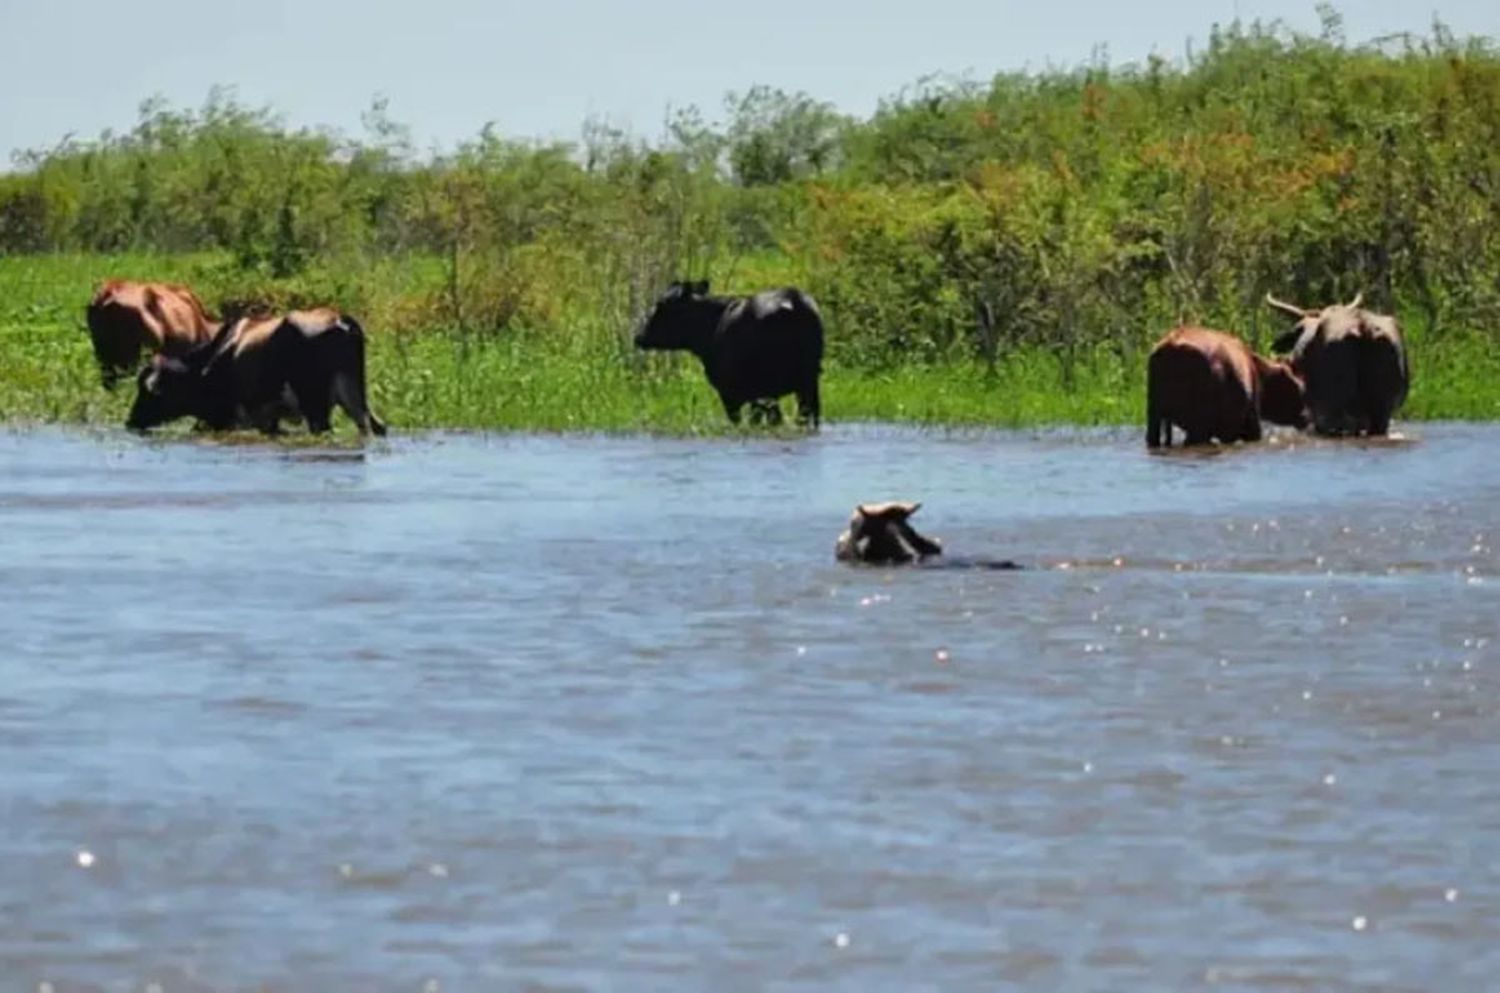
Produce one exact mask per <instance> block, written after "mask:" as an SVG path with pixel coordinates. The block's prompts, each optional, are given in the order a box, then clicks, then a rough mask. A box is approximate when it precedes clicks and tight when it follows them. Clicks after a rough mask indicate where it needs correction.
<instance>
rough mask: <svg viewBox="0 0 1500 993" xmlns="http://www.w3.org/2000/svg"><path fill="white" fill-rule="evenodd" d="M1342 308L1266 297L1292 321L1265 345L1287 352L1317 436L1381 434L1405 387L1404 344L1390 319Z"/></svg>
mask: <svg viewBox="0 0 1500 993" xmlns="http://www.w3.org/2000/svg"><path fill="white" fill-rule="evenodd" d="M1363 300H1364V296H1363V295H1362V294H1361V295H1359V296H1356V297H1355V298H1354V300H1353V301H1351V302H1350V303H1347V304H1335V305H1333V306H1331V307H1324V308H1322V309H1321V310H1305V309H1303V308H1301V307H1298V306H1295V305H1293V304H1290V303H1286V302H1285V301H1282V300H1278V299H1276V298H1275V297H1273V296H1271V295H1270V294H1266V303H1267V304H1268V305H1270V306H1271V307H1274V308H1275V309H1277V310H1279V311H1282V312H1283V313H1285V314H1287V315H1288V316H1290V317H1292V318H1294V319H1295V320H1296V322H1297V323H1296V324H1295V325H1293V327H1292V329H1291V330H1290V331H1288V332H1286V333H1285V334H1283V335H1282V336H1281V337H1279V338H1277V339H1276V341H1275V342H1274V343H1273V344H1272V345H1271V350H1272V351H1273V352H1290V353H1291V365H1292V368H1293V369H1295V370H1297V372H1298V374H1299V375H1301V376H1302V378H1303V379H1304V380H1305V381H1306V383H1307V408H1308V412H1309V413H1310V415H1311V417H1312V422H1313V428H1314V430H1316V431H1317V432H1318V433H1319V434H1328V435H1345V434H1355V435H1357V434H1371V435H1383V434H1386V433H1387V432H1388V431H1389V430H1390V427H1391V415H1392V414H1394V413H1395V412H1396V411H1397V410H1399V409H1401V404H1402V403H1404V402H1405V400H1406V391H1407V389H1408V387H1409V386H1410V383H1411V367H1410V365H1409V363H1408V359H1407V357H1406V342H1405V340H1404V339H1403V338H1402V335H1401V328H1400V326H1399V325H1397V324H1396V320H1395V318H1393V317H1389V316H1387V315H1385V314H1375V313H1371V312H1370V311H1368V310H1364V309H1362V308H1361V307H1360V303H1361V302H1362V301H1363Z"/></svg>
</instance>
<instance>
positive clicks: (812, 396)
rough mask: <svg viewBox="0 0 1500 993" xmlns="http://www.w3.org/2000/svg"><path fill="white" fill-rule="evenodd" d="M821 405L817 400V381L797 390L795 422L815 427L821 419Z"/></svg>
mask: <svg viewBox="0 0 1500 993" xmlns="http://www.w3.org/2000/svg"><path fill="white" fill-rule="evenodd" d="M822 415H823V411H822V405H821V404H820V403H819V400H818V381H817V380H816V379H814V380H813V381H812V384H811V385H809V386H806V387H803V388H802V389H800V390H798V391H797V422H798V423H799V424H801V425H802V426H803V427H806V426H807V425H809V424H811V425H812V426H813V427H814V428H816V427H817V426H818V425H819V423H820V422H821V421H822Z"/></svg>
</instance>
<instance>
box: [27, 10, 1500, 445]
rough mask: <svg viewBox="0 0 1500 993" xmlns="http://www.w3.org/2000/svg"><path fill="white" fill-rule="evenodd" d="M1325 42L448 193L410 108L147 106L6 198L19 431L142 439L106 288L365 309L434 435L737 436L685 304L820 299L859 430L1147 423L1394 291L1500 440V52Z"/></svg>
mask: <svg viewBox="0 0 1500 993" xmlns="http://www.w3.org/2000/svg"><path fill="white" fill-rule="evenodd" d="M1322 10H1323V17H1324V26H1323V30H1322V32H1321V33H1320V34H1319V35H1318V36H1315V37H1310V36H1303V35H1298V34H1294V33H1291V32H1289V31H1287V30H1285V29H1284V28H1281V27H1280V26H1277V25H1261V24H1254V25H1249V26H1243V25H1239V24H1236V25H1233V26H1231V27H1229V28H1225V29H1216V30H1215V31H1214V33H1213V34H1212V36H1211V37H1210V39H1209V42H1208V44H1207V46H1206V47H1205V48H1204V49H1203V50H1202V51H1201V52H1199V53H1197V54H1194V55H1193V56H1191V57H1190V58H1188V59H1187V60H1185V61H1184V62H1183V63H1181V64H1173V63H1168V62H1166V61H1163V60H1160V59H1153V60H1151V61H1150V62H1148V63H1147V64H1145V65H1143V66H1127V67H1111V66H1109V65H1106V64H1103V63H1102V62H1101V63H1099V64H1094V65H1088V66H1084V67H1080V68H1078V69H1075V70H1071V71H1050V72H1044V73H1040V74H1032V75H1011V74H1004V75H1000V76H997V77H996V78H994V79H993V80H991V81H989V82H987V83H977V82H973V81H969V80H925V81H923V82H921V83H919V84H917V85H916V86H914V87H911V88H910V89H908V90H907V91H905V92H903V93H901V94H900V95H898V96H896V97H893V98H891V99H889V100H887V101H885V102H884V103H883V104H882V105H881V107H880V109H879V110H878V111H877V112H876V113H875V114H874V115H873V116H872V117H871V119H869V120H866V121H856V120H851V119H847V118H845V117H842V116H841V115H839V114H837V113H836V112H835V111H834V110H833V109H832V108H831V107H829V106H827V105H825V104H822V103H819V102H818V101H816V100H814V99H812V98H809V97H807V96H805V95H802V94H796V95H788V94H784V93H781V92H778V91H775V90H771V89H767V88H756V89H754V90H751V91H750V92H748V93H745V94H736V95H731V97H730V98H729V99H728V101H727V102H726V108H725V111H726V112H725V121H724V122H723V123H715V122H711V121H709V120H708V119H706V118H705V117H704V115H702V114H701V113H700V112H698V111H696V110H688V111H685V112H681V113H679V114H677V115H676V116H675V117H674V118H673V119H672V121H671V122H670V124H669V126H668V127H667V128H666V132H665V134H663V135H662V136H661V137H660V138H659V139H658V140H655V141H644V140H641V139H639V138H636V137H632V136H630V135H626V134H623V133H620V132H618V131H615V130H612V129H610V128H608V127H605V126H602V125H599V124H597V123H590V124H588V125H586V126H585V128H584V131H583V134H582V138H581V140H580V141H579V142H577V143H573V144H539V143H535V142H527V141H517V140H510V139H506V138H503V137H501V136H499V135H497V134H496V133H495V132H494V131H493V130H492V129H486V130H485V131H484V132H483V133H481V134H480V135H479V137H477V138H476V139H475V140H473V141H472V142H469V143H467V144H465V145H463V146H462V147H460V148H458V149H457V150H455V151H454V152H452V153H451V154H446V155H440V156H435V157H421V156H418V155H417V154H416V153H415V152H414V150H413V147H412V143H411V141H410V139H409V137H408V133H407V132H406V130H405V129H404V128H403V127H401V126H400V125H398V124H396V123H395V122H393V121H392V120H391V119H390V118H389V116H388V115H387V113H386V110H385V107H384V105H382V104H380V103H377V104H376V105H375V106H374V107H373V108H372V109H371V111H370V113H369V114H368V115H367V116H366V118H365V121H364V125H365V128H364V130H365V133H364V135H363V136H362V137H360V138H358V139H355V138H350V137H346V136H342V135H339V134H336V133H333V132H327V131H308V130H293V129H289V128H287V127H286V126H284V125H283V124H282V123H281V122H280V121H279V120H278V119H277V118H276V117H275V116H274V115H273V114H271V113H270V112H268V111H263V110H254V109H249V108H246V107H244V106H241V105H240V104H238V103H236V102H235V101H234V100H233V99H232V98H231V97H230V96H229V95H228V94H226V93H225V92H222V91H220V92H215V93H214V94H212V95H211V96H210V98H209V100H208V101H207V103H206V104H205V106H204V107H203V108H201V109H200V110H196V111H194V110H181V109H175V108H171V107H167V106H164V105H162V104H160V103H157V102H151V103H148V104H146V105H145V106H144V107H143V108H142V114H141V119H140V121H139V123H138V124H137V125H136V126H135V127H134V128H133V129H132V130H131V131H129V132H128V133H124V134H109V133H106V134H104V135H102V136H100V137H99V138H98V139H97V140H94V141H88V142H80V141H74V140H71V139H70V140H66V141H64V142H63V143H61V144H59V145H58V146H56V147H54V148H51V149H46V150H39V151H35V152H32V153H28V154H27V155H25V156H22V157H21V160H20V161H19V162H18V166H19V168H18V170H17V171H15V172H12V173H10V174H6V175H0V291H3V293H0V354H3V355H4V357H5V361H4V362H3V363H0V418H6V419H56V420H81V421H100V422H115V421H118V420H119V419H122V418H123V410H124V407H125V405H126V404H127V403H128V398H127V397H124V396H109V395H106V394H104V393H103V391H102V390H100V389H99V387H98V383H97V376H96V375H95V373H94V370H93V369H92V367H91V365H90V361H89V352H88V342H87V336H86V335H85V334H84V333H83V332H82V330H81V328H82V306H83V303H84V302H85V301H86V299H87V297H88V295H89V292H90V290H91V288H92V286H93V285H94V284H95V283H96V282H97V281H98V280H99V279H101V278H103V277H105V276H135V277H149V278H173V279H180V280H184V281H186V282H189V283H191V284H192V285H193V286H194V287H195V288H197V289H198V290H199V291H200V293H201V294H202V295H203V296H204V298H205V299H206V300H207V301H208V302H209V303H210V305H211V307H214V308H217V309H219V310H224V311H233V310H240V309H244V308H253V307H268V308H285V307H289V306H294V305H301V304H311V303H335V304H337V305H340V306H342V307H344V308H345V309H346V310H348V311H350V312H351V313H354V314H356V315H358V316H359V317H360V318H361V320H362V322H363V323H364V324H365V326H366V328H367V329H368V330H369V331H370V332H371V338H372V342H371V357H370V362H371V374H372V391H373V394H374V400H375V404H376V407H377V409H378V410H380V411H381V412H382V415H383V416H385V417H387V418H388V419H389V420H390V421H391V422H392V423H393V424H395V425H398V426H402V427H406V426H419V425H454V426H496V427H501V426H503V427H532V428H543V429H566V428H578V429H621V430H636V429H657V430H670V431H692V430H722V426H721V424H720V422H721V420H722V415H721V413H720V411H719V408H718V405H717V401H716V400H715V398H714V396H713V393H712V391H711V390H709V388H708V387H707V385H706V384H705V383H704V382H703V381H702V376H701V374H700V372H699V370H698V369H697V368H696V363H694V362H693V361H692V360H691V359H686V358H683V357H680V356H678V357H672V356H660V355H653V356H648V355H644V354H640V353H638V352H636V351H635V350H634V349H633V348H632V347H631V344H630V331H631V329H632V328H633V326H634V325H635V324H636V323H637V322H638V321H639V319H640V317H641V316H642V315H643V313H644V312H645V310H646V308H647V307H648V306H649V304H650V301H651V299H652V298H653V296H654V295H655V293H656V292H657V291H658V290H659V289H660V288H661V287H662V286H663V285H664V284H665V283H666V282H667V281H668V280H669V279H671V278H675V277H678V276H691V277H697V278H702V277H710V278H712V279H713V281H714V284H715V287H716V288H717V289H722V290H726V291H733V290H747V289H750V288H756V287H762V286H768V285H778V284H786V283H795V284H797V285H801V286H803V287H804V288H806V289H808V290H809V291H811V292H812V293H813V295H814V296H815V297H816V298H817V299H818V300H819V302H820V303H821V305H822V306H823V308H824V311H825V315H826V318H827V320H828V325H829V369H828V373H827V375H826V377H825V386H824V396H825V408H826V412H827V414H828V415H829V416H830V417H832V418H834V419H853V418H867V417H879V418H895V419H912V420H922V421H933V422H962V423H1034V422H1043V421H1094V422H1130V421H1134V420H1137V419H1138V418H1139V417H1140V410H1141V405H1142V400H1141V393H1142V390H1141V382H1142V370H1143V368H1144V359H1145V353H1146V351H1147V350H1148V349H1149V348H1150V346H1151V344H1152V342H1153V341H1154V340H1155V338H1156V337H1157V336H1159V335H1160V333H1161V332H1162V331H1163V330H1165V329H1166V328H1167V327H1169V326H1171V325H1172V324H1174V323H1176V322H1178V321H1179V320H1192V321H1197V322H1201V323H1205V324H1208V325H1210V326H1217V327H1225V328H1230V329H1235V330H1237V331H1239V332H1241V333H1243V334H1245V335H1246V336H1247V337H1249V338H1251V339H1252V341H1254V342H1256V343H1257V344H1258V345H1261V346H1262V347H1263V346H1264V345H1265V344H1266V343H1267V342H1268V341H1269V340H1270V338H1271V337H1272V336H1273V334H1274V333H1275V332H1276V331H1278V330H1280V325H1279V323H1278V321H1277V319H1276V318H1275V317H1274V315H1273V314H1271V313H1270V312H1269V311H1267V310H1266V309H1265V308H1264V307H1262V306H1261V304H1260V301H1261V298H1262V297H1263V296H1264V294H1265V293H1266V291H1268V290H1270V291H1273V292H1275V293H1276V294H1277V295H1278V296H1284V297H1288V298H1291V299H1294V300H1299V301H1305V302H1307V303H1308V304H1309V305H1311V304H1317V303H1323V302H1328V301H1331V300H1335V299H1346V298H1348V297H1351V296H1353V295H1354V293H1355V292H1356V291H1360V290H1362V291H1364V292H1365V294H1366V299H1367V300H1370V301H1372V302H1373V304H1374V305H1375V306H1377V307H1380V308H1384V309H1391V310H1394V311H1395V312H1397V313H1398V314H1399V315H1400V316H1401V317H1402V319H1403V321H1404V323H1405V324H1406V326H1407V328H1408V331H1409V334H1410V336H1411V338H1412V351H1413V354H1414V366H1415V375H1416V379H1415V386H1414V390H1413V393H1412V396H1411V399H1410V401H1409V403H1408V407H1407V414H1408V415H1411V416H1419V417H1496V416H1500V391H1497V390H1496V389H1495V388H1494V387H1493V386H1492V385H1491V384H1492V383H1494V382H1496V380H1495V379H1494V378H1493V377H1495V376H1497V375H1500V348H1497V344H1500V339H1497V333H1496V330H1495V329H1496V326H1497V323H1500V52H1497V50H1496V48H1495V47H1494V45H1493V44H1492V43H1491V42H1489V41H1488V40H1485V39H1458V38H1455V37H1453V36H1451V34H1449V32H1447V30H1446V29H1445V28H1443V27H1442V26H1441V25H1435V26H1434V28H1433V30H1432V31H1431V33H1430V34H1429V35H1427V36H1425V37H1410V36H1401V37H1397V38H1389V39H1384V40H1381V41H1379V42H1375V43H1370V44H1365V45H1351V44H1348V43H1346V42H1345V41H1344V39H1343V38H1342V32H1341V25H1340V22H1339V19H1338V16H1337V15H1336V14H1335V13H1334V12H1333V11H1332V10H1331V9H1328V8H1323V9H1322ZM123 392H126V393H128V390H126V391H123Z"/></svg>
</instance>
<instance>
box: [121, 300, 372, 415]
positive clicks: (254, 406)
mask: <svg viewBox="0 0 1500 993" xmlns="http://www.w3.org/2000/svg"><path fill="white" fill-rule="evenodd" d="M335 403H337V404H338V405H339V406H340V407H342V408H343V410H344V413H346V414H348V415H349V417H350V419H352V420H353V421H354V424H355V426H356V427H357V428H358V429H359V432H360V434H367V433H370V432H373V433H375V434H377V435H383V434H385V425H384V424H383V423H381V421H380V419H379V418H378V417H376V416H375V414H374V413H373V412H372V411H371V410H370V406H369V403H368V401H367V399H366V396H365V336H364V329H363V328H361V327H360V326H359V323H358V322H357V321H355V320H354V318H352V317H348V316H346V315H344V314H340V313H339V312H338V311H336V310H330V309H328V308H321V309H318V310H303V311H293V312H292V313H290V314H287V315H286V316H285V317H269V318H266V317H262V318H240V319H239V320H234V321H229V322H228V323H226V324H225V325H224V327H223V328H221V329H220V331H219V333H218V335H216V336H215V337H214V339H213V340H212V341H210V342H208V343H207V344H204V345H202V346H200V347H198V348H196V349H194V350H193V351H192V352H189V353H188V354H187V355H184V356H182V357H180V358H174V357H170V356H163V355H158V356H157V357H156V358H155V359H154V360H152V364H151V365H149V366H147V367H146V368H144V369H142V370H141V372H140V375H139V377H138V387H137V391H136V398H135V403H134V405H133V406H132V407H131V408H130V417H129V419H128V420H127V421H126V426H127V427H129V428H131V429H133V430H137V431H144V430H147V429H149V428H152V427H155V426H156V425H158V424H163V423H165V422H167V421H170V420H174V419H176V418H179V417H196V418H197V419H198V420H199V421H200V422H202V423H203V424H204V425H205V426H207V427H209V428H211V429H213V430H217V431H223V430H228V429H230V428H235V427H244V426H253V427H256V428H259V429H260V430H261V431H263V432H265V433H266V434H276V433H278V432H279V431H280V419H281V418H282V417H284V416H301V417H303V418H305V419H306V420H307V427H308V430H310V431H312V432H314V433H321V432H323V431H327V430H328V429H329V426H330V424H329V418H330V414H331V413H332V410H333V405H334V404H335Z"/></svg>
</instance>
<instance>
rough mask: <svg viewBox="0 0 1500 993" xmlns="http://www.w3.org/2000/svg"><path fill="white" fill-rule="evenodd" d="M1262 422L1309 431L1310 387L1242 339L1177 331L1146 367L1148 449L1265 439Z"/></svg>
mask: <svg viewBox="0 0 1500 993" xmlns="http://www.w3.org/2000/svg"><path fill="white" fill-rule="evenodd" d="M1261 418H1265V419H1266V420H1268V421H1270V422H1272V423H1273V424H1285V425H1289V426H1291V427H1298V428H1300V427H1304V426H1306V424H1307V418H1306V414H1305V412H1304V409H1303V400H1302V381H1301V380H1300V379H1299V378H1298V377H1297V374H1296V373H1294V372H1293V371H1292V369H1291V367H1290V366H1288V365H1287V364H1286V363H1285V362H1276V361H1272V360H1270V359H1267V358H1263V357H1262V356H1259V355H1256V354H1255V352H1253V351H1252V350H1251V349H1250V346H1249V345H1247V344H1245V343H1244V342H1243V341H1241V340H1240V339H1238V338H1236V337H1234V336H1233V335H1229V334H1225V333H1224V332H1222V331H1211V330H1209V329H1207V328H1195V327H1180V328H1177V329H1175V330H1173V331H1169V332H1168V333H1167V334H1166V336H1165V337H1163V338H1162V339H1161V341H1159V342H1157V343H1156V347H1155V348H1153V349H1152V350H1151V358H1150V359H1149V360H1148V361H1147V364H1146V446H1147V447H1148V448H1157V447H1159V446H1161V444H1162V443H1163V442H1164V441H1165V443H1166V444H1167V445H1168V446H1170V445H1171V444H1172V425H1174V424H1175V425H1177V426H1178V427H1180V428H1182V431H1183V434H1184V435H1186V438H1185V444H1189V445H1202V444H1207V443H1208V442H1209V441H1212V440H1214V439H1218V440H1219V441H1221V442H1223V443H1225V444H1229V443H1231V442H1235V441H1259V440H1260V437H1261V431H1260V422H1261Z"/></svg>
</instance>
